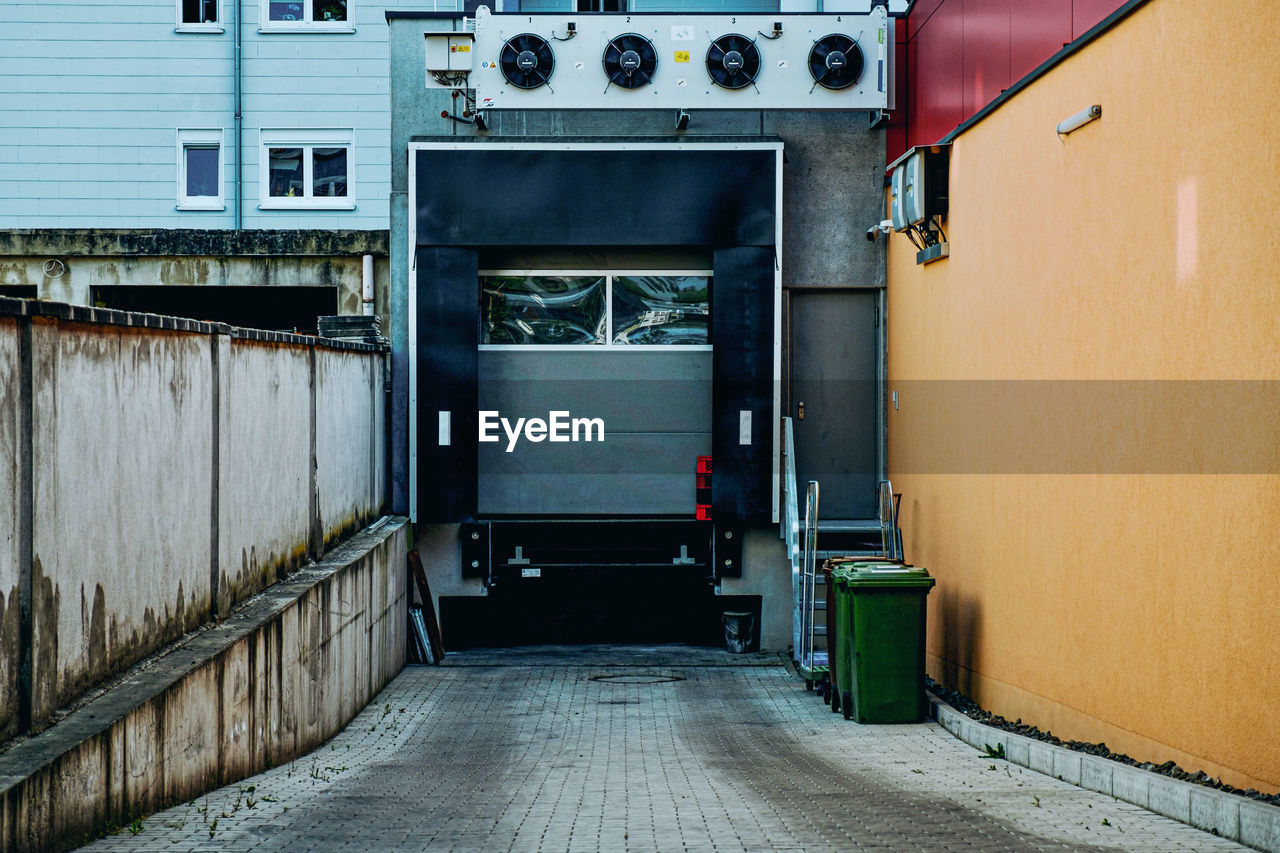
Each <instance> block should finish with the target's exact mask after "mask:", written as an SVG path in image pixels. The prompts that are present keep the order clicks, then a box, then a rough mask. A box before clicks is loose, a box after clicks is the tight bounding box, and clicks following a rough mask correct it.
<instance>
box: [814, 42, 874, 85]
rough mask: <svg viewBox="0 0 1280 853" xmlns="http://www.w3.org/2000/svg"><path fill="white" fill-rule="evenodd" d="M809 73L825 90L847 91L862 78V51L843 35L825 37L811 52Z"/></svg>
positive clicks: (815, 43) (816, 83)
mask: <svg viewBox="0 0 1280 853" xmlns="http://www.w3.org/2000/svg"><path fill="white" fill-rule="evenodd" d="M809 73H810V74H812V75H813V82H814V84H815V85H818V86H822V87H823V88H824V89H847V88H848V87H850V86H852V85H853V84H854V83H857V82H858V78H859V77H861V76H862V50H861V48H859V47H858V43H857V42H856V41H854V40H853V39H851V38H849V36H846V35H843V34H841V33H832V34H831V35H827V36H823V37H822V38H820V39H818V40H817V41H816V42H814V43H813V49H812V50H810V51H809Z"/></svg>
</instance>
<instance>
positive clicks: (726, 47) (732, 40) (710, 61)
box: [707, 33, 760, 89]
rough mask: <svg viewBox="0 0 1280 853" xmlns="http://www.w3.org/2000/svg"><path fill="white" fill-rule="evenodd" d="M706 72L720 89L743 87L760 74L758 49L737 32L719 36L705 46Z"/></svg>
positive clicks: (753, 43) (753, 42)
mask: <svg viewBox="0 0 1280 853" xmlns="http://www.w3.org/2000/svg"><path fill="white" fill-rule="evenodd" d="M707 74H709V75H710V76H711V82H712V83H715V84H716V85H717V86H719V87H721V88H722V89H745V88H746V87H747V86H750V85H751V84H752V83H754V82H755V81H756V77H757V75H759V74H760V49H759V48H757V47H756V43H755V41H753V40H752V39H749V38H747V37H746V36H744V35H739V34H738V33H729V34H728V35H723V36H720V38H718V39H716V40H715V41H713V42H711V47H709V48H707Z"/></svg>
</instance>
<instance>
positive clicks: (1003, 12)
mask: <svg viewBox="0 0 1280 853" xmlns="http://www.w3.org/2000/svg"><path fill="white" fill-rule="evenodd" d="M1008 88H1009V0H964V87H963V91H964V114H965V117H966V118H967V117H968V116H971V115H973V114H974V113H976V112H977V111H978V110H980V109H982V108H983V107H985V106H986V105H987V104H988V103H990V102H991V101H992V100H993V99H995V98H996V97H998V96H999V95H1000V93H1001V92H1003V91H1004V90H1005V89H1008Z"/></svg>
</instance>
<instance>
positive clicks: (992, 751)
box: [982, 743, 1004, 758]
mask: <svg viewBox="0 0 1280 853" xmlns="http://www.w3.org/2000/svg"><path fill="white" fill-rule="evenodd" d="M982 747H983V749H985V750H986V751H987V758H1004V744H1002V743H998V744H996V745H995V746H992V745H991V744H989V743H984V744H983V745H982Z"/></svg>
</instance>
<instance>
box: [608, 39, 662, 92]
mask: <svg viewBox="0 0 1280 853" xmlns="http://www.w3.org/2000/svg"><path fill="white" fill-rule="evenodd" d="M603 60H604V74H605V76H606V77H608V78H609V82H610V83H612V84H613V85H615V86H621V87H622V88H623V89H639V88H640V87H641V86H644V85H645V84H647V83H649V82H650V81H651V80H653V75H654V72H655V71H656V70H657V68H658V52H657V51H656V50H654V49H653V42H651V41H649V40H648V39H647V38H645V37H644V36H642V35H639V34H638V33H623V34H622V35H620V36H614V37H613V38H611V39H609V44H608V46H607V47H605V49H604V57H603Z"/></svg>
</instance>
